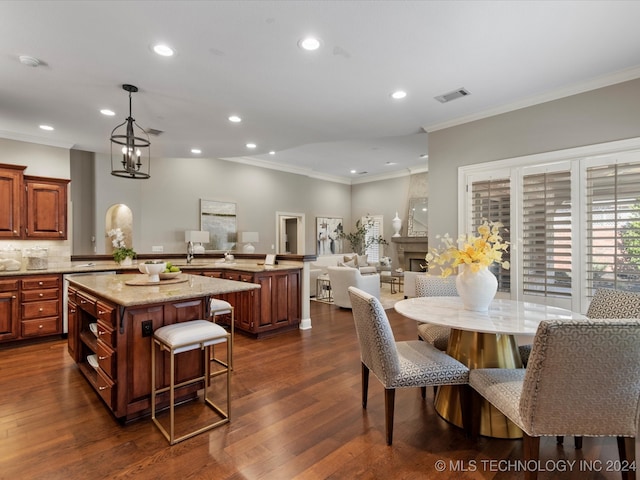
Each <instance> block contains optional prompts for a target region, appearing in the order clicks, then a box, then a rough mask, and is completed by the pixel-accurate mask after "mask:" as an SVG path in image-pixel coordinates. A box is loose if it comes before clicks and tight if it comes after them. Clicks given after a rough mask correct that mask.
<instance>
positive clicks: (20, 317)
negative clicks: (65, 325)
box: [0, 275, 62, 342]
mask: <svg viewBox="0 0 640 480" xmlns="http://www.w3.org/2000/svg"><path fill="white" fill-rule="evenodd" d="M61 285H62V277H61V276H60V275H28V276H15V277H3V278H2V279H0V342H9V341H16V340H26V339H29V338H34V337H44V336H49V335H60V334H61V333H62V288H61Z"/></svg>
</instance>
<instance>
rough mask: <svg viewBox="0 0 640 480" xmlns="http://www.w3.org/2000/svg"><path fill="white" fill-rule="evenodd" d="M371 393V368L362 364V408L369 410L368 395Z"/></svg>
mask: <svg viewBox="0 0 640 480" xmlns="http://www.w3.org/2000/svg"><path fill="white" fill-rule="evenodd" d="M368 391H369V367H367V366H366V365H365V364H364V363H363V364H362V408H367V393H368Z"/></svg>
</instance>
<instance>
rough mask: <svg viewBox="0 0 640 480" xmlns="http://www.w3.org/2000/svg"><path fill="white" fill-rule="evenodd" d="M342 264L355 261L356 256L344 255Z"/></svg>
mask: <svg viewBox="0 0 640 480" xmlns="http://www.w3.org/2000/svg"><path fill="white" fill-rule="evenodd" d="M342 258H343V260H342V261H343V262H350V261H351V260H355V259H356V255H344V256H343V257H342Z"/></svg>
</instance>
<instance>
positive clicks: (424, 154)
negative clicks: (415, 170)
mask: <svg viewBox="0 0 640 480" xmlns="http://www.w3.org/2000/svg"><path fill="white" fill-rule="evenodd" d="M420 158H429V155H428V154H426V153H423V154H422V155H420Z"/></svg>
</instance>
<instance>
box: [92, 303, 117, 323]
mask: <svg viewBox="0 0 640 480" xmlns="http://www.w3.org/2000/svg"><path fill="white" fill-rule="evenodd" d="M115 311H116V309H115V308H114V307H111V306H109V305H105V304H104V303H102V302H97V303H96V318H97V319H98V320H102V321H103V322H104V323H105V324H107V325H113V324H114V321H115Z"/></svg>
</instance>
